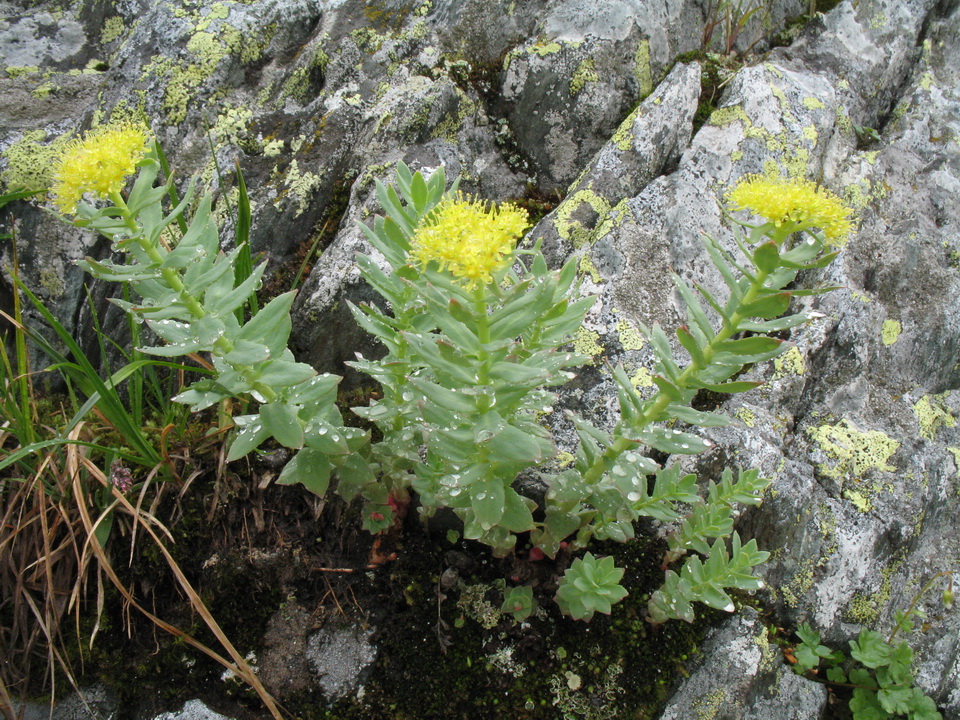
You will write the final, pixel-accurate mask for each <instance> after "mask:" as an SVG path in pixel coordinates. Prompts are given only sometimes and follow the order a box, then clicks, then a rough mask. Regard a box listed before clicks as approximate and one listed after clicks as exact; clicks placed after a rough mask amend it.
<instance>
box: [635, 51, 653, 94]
mask: <svg viewBox="0 0 960 720" xmlns="http://www.w3.org/2000/svg"><path fill="white" fill-rule="evenodd" d="M633 76H634V77H635V78H636V79H637V84H638V85H639V86H640V97H641V98H645V97H646V96H647V95H649V94H650V93H652V92H653V70H652V67H651V65H650V41H649V40H647V39H646V38H644V39H643V40H641V41H640V44H639V45H638V46H637V52H636V54H634V56H633Z"/></svg>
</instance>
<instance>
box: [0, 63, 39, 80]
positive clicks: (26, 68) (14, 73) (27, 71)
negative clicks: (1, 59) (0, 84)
mask: <svg viewBox="0 0 960 720" xmlns="http://www.w3.org/2000/svg"><path fill="white" fill-rule="evenodd" d="M5 71H6V73H7V77H8V78H10V79H11V80H14V79H16V78H18V77H23V76H24V75H32V74H34V73H38V72H40V68H39V67H37V66H36V65H11V66H9V67H7V68H5Z"/></svg>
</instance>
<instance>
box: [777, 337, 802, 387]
mask: <svg viewBox="0 0 960 720" xmlns="http://www.w3.org/2000/svg"><path fill="white" fill-rule="evenodd" d="M806 372H807V364H806V361H804V359H803V354H802V353H801V352H800V348H798V347H797V346H796V345H794V346H792V347H791V348H790V349H789V350H787V351H786V352H785V353H783V354H782V355H779V356H778V357H776V358H774V360H773V378H774V380H779V379H780V378H783V377H787V376H788V375H804V374H805V373H806Z"/></svg>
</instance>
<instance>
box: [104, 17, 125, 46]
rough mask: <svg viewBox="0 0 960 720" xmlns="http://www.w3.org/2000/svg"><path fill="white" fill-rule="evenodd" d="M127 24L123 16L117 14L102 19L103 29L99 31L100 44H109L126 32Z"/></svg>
mask: <svg viewBox="0 0 960 720" xmlns="http://www.w3.org/2000/svg"><path fill="white" fill-rule="evenodd" d="M126 29H127V26H126V23H124V21H123V18H122V17H120V16H119V15H114V16H113V17H108V18H107V19H106V20H104V21H103V29H102V30H101V31H100V44H101V45H109V44H110V43H112V42H113V41H114V40H116V39H117V38H119V37H120V36H121V35H123V33H124V32H126Z"/></svg>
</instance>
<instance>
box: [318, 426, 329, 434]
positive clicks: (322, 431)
mask: <svg viewBox="0 0 960 720" xmlns="http://www.w3.org/2000/svg"><path fill="white" fill-rule="evenodd" d="M327 432H328V431H327V428H325V427H322V428H320V429H319V430H317V435H326V434H327Z"/></svg>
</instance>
